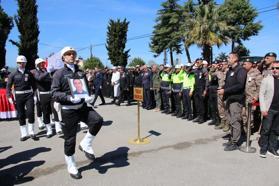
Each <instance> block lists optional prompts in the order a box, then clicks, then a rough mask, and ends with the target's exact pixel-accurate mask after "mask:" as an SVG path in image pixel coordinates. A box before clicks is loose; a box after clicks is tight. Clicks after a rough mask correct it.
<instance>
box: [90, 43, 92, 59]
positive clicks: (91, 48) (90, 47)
mask: <svg viewBox="0 0 279 186" xmlns="http://www.w3.org/2000/svg"><path fill="white" fill-rule="evenodd" d="M92 57H93V54H92V45H90V58H92Z"/></svg>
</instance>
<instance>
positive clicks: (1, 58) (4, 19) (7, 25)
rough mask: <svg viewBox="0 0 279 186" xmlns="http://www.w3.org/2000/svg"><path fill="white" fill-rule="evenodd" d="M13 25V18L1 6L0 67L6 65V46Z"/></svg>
mask: <svg viewBox="0 0 279 186" xmlns="http://www.w3.org/2000/svg"><path fill="white" fill-rule="evenodd" d="M13 26H14V25H13V18H12V17H9V16H8V15H7V14H6V13H5V12H4V10H3V9H2V7H1V6H0V69H2V68H3V67H4V66H5V65H6V49H5V46H6V41H7V39H8V35H9V33H10V31H11V29H12V28H13Z"/></svg>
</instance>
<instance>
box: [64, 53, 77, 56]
mask: <svg viewBox="0 0 279 186" xmlns="http://www.w3.org/2000/svg"><path fill="white" fill-rule="evenodd" d="M65 55H66V56H71V55H73V56H74V55H75V53H74V52H68V53H66V54H65Z"/></svg>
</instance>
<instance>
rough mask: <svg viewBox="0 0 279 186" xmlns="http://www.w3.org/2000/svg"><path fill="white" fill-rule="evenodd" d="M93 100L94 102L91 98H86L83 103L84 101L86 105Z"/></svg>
mask: <svg viewBox="0 0 279 186" xmlns="http://www.w3.org/2000/svg"><path fill="white" fill-rule="evenodd" d="M93 100H94V98H93V97H86V98H85V99H84V101H85V102H86V103H92V102H93Z"/></svg>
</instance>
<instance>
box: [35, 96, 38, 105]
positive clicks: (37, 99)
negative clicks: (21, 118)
mask: <svg viewBox="0 0 279 186" xmlns="http://www.w3.org/2000/svg"><path fill="white" fill-rule="evenodd" d="M37 101H38V99H37V96H34V104H35V105H36V104H37Z"/></svg>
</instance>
